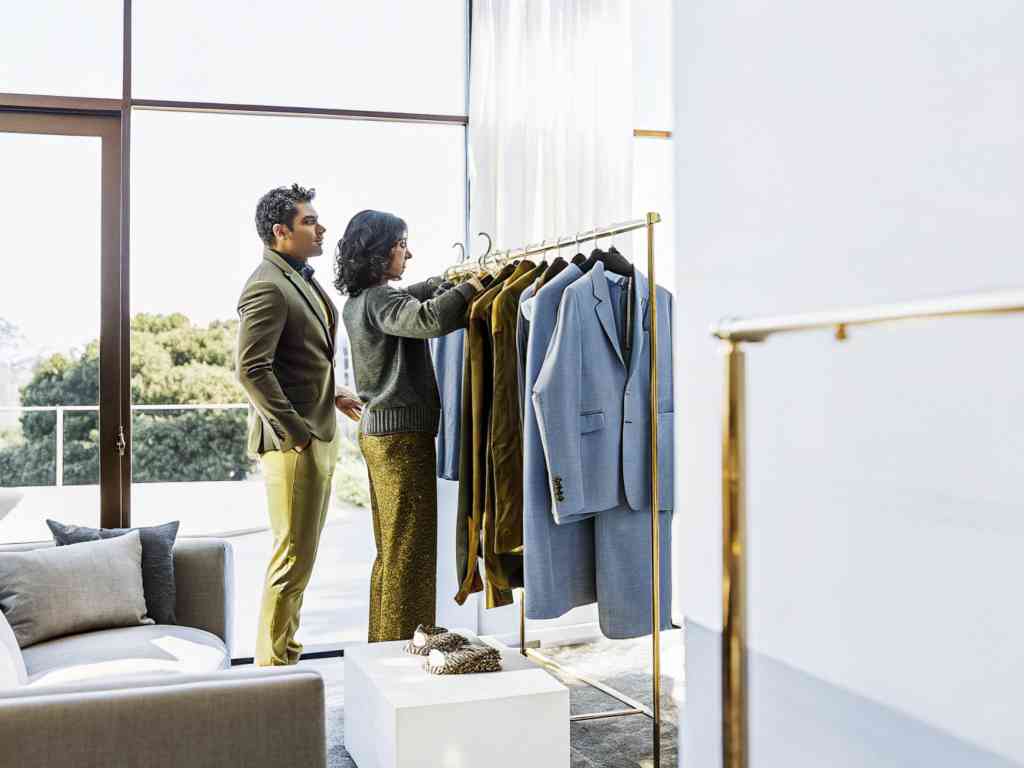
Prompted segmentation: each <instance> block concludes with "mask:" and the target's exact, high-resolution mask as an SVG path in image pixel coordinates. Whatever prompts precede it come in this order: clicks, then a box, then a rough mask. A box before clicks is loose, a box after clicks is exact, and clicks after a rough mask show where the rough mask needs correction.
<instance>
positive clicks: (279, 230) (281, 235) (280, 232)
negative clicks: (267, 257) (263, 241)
mask: <svg viewBox="0 0 1024 768" xmlns="http://www.w3.org/2000/svg"><path fill="white" fill-rule="evenodd" d="M270 231H271V232H273V233H274V237H276V238H277V239H278V240H284V239H286V238H287V236H288V234H289V232H290V230H289V229H288V227H286V226H285V225H284V224H275V225H274V226H273V228H272V229H271V230H270Z"/></svg>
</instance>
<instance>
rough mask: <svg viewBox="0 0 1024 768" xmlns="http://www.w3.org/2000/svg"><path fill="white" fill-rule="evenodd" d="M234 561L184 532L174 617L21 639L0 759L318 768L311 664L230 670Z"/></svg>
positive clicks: (219, 544)
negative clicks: (25, 643)
mask: <svg viewBox="0 0 1024 768" xmlns="http://www.w3.org/2000/svg"><path fill="white" fill-rule="evenodd" d="M43 546H53V545H52V544H24V545H10V546H0V556H2V554H3V552H4V551H24V550H26V549H34V548H37V547H43ZM231 569H232V564H231V547H230V545H229V544H228V543H227V542H226V541H222V540H218V539H181V540H179V541H178V542H177V543H176V544H175V546H174V570H175V582H176V587H177V602H176V612H177V618H178V624H177V625H174V626H170V625H151V626H137V627H127V628H121V629H110V630H102V631H96V632H87V633H83V634H80V635H72V636H69V637H61V638H57V639H55V640H49V641H46V642H41V643H37V644H36V645H32V646H29V647H27V648H25V649H23V650H22V651H21V655H22V658H23V659H24V662H25V671H26V672H27V675H28V681H27V683H26V684H24V685H19V686H16V687H8V688H0V765H5V766H6V765H11V766H15V765H17V766H29V765H31V766H39V768H56V767H57V766H68V767H70V766H74V767H75V768H92V767H93V766H95V767H96V768H99V767H100V766H104V767H105V766H115V765H116V766H124V767H125V768H129V767H131V766H152V767H159V766H181V765H187V766H195V767H198V766H234V765H237V766H252V767H255V768H259V767H260V766H268V767H269V766H275V767H277V766H297V767H298V766H312V767H314V768H321V767H323V766H326V762H327V756H326V734H325V724H324V685H323V679H322V678H321V677H320V675H319V673H317V672H315V671H312V670H300V669H295V668H281V669H268V668H254V667H240V668H236V669H231V655H230V651H229V648H230V647H231V623H232V622H231V606H232V599H231V591H232V584H231V582H232V577H231V573H232V570H231Z"/></svg>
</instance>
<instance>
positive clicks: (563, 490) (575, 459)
mask: <svg viewBox="0 0 1024 768" xmlns="http://www.w3.org/2000/svg"><path fill="white" fill-rule="evenodd" d="M582 339H583V336H582V321H581V319H580V311H579V303H578V301H577V300H576V298H575V296H574V295H573V294H572V293H571V292H567V293H566V294H565V297H564V298H563V300H562V303H561V305H560V306H559V308H558V320H557V323H556V325H555V330H554V335H553V336H552V339H551V344H550V346H549V347H548V352H547V355H546V356H545V358H544V364H543V365H542V366H541V370H540V374H539V375H538V377H537V381H536V383H535V384H534V385H533V395H532V396H533V406H534V409H535V411H536V416H537V425H538V427H539V432H540V439H541V445H542V446H543V448H544V456H545V458H546V459H547V465H548V483H549V487H550V489H551V502H552V512H553V513H554V515H555V519H556V520H563V519H569V518H571V517H573V516H574V515H578V514H579V513H580V512H582V511H583V507H584V497H583V460H582V456H581V454H580V415H579V414H580V400H581V391H580V387H581V379H582V373H583V349H582Z"/></svg>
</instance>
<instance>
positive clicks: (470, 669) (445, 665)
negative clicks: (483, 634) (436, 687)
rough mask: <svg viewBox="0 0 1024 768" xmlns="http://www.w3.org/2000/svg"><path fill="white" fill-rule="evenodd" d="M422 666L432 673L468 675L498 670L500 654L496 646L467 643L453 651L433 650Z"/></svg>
mask: <svg viewBox="0 0 1024 768" xmlns="http://www.w3.org/2000/svg"><path fill="white" fill-rule="evenodd" d="M423 668H424V669H425V670H426V671H427V672H429V673H430V674H432V675H470V674H477V673H479V672H500V671H501V654H500V653H499V652H498V650H497V649H496V648H490V647H488V646H484V645H468V646H465V647H463V648H458V649H456V650H454V651H441V650H433V651H431V652H430V653H429V654H428V655H427V660H426V661H425V662H424V663H423Z"/></svg>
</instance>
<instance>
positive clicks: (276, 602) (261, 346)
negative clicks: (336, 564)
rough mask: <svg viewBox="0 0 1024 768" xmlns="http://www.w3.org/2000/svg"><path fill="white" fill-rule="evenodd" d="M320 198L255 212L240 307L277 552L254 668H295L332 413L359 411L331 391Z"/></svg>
mask: <svg viewBox="0 0 1024 768" xmlns="http://www.w3.org/2000/svg"><path fill="white" fill-rule="evenodd" d="M314 195H315V190H312V189H304V188H303V187H300V186H299V185H297V184H293V185H292V186H291V187H290V188H289V187H278V188H277V189H272V190H270V192H268V193H267V194H265V195H264V196H263V197H262V198H261V199H260V201H259V204H258V205H257V206H256V231H257V232H258V233H259V236H260V239H261V240H263V243H264V246H265V247H264V249H263V260H262V261H261V262H260V264H259V266H258V267H256V271H255V272H253V273H252V275H250V277H249V279H248V280H247V281H246V284H245V288H243V289H242V295H241V297H240V298H239V300H238V315H239V319H240V323H239V327H238V365H237V370H238V380H239V381H240V382H241V384H242V386H243V387H244V388H245V391H246V394H248V396H249V400H250V401H251V407H250V409H249V452H250V454H252V455H258V456H259V457H260V462H261V464H262V467H263V475H264V477H265V479H266V485H267V506H268V508H269V512H270V527H271V530H272V531H273V534H274V550H273V554H272V555H271V558H270V564H269V565H268V566H267V575H266V581H265V583H264V587H263V601H262V604H261V606H260V621H259V628H258V630H257V639H256V658H255V661H256V664H258V665H261V666H271V665H274V666H277V665H284V664H295V663H296V662H297V661H298V660H299V656H300V655H301V653H302V646H301V645H300V644H299V643H298V642H296V641H295V633H296V632H297V631H298V628H299V611H300V609H301V608H302V595H303V592H304V590H305V589H306V585H307V584H308V583H309V577H310V575H311V574H312V572H313V563H314V561H315V560H316V552H317V546H318V544H319V542H320V532H321V530H322V529H323V525H324V519H325V516H326V513H327V507H328V504H329V502H330V494H331V478H332V476H333V475H334V467H335V465H336V464H337V460H338V440H339V436H338V434H337V429H336V426H337V425H336V421H335V415H334V409H335V408H337V409H338V410H339V411H341V412H342V413H344V414H345V415H346V416H348V417H349V418H350V419H352V420H354V421H355V420H358V419H359V416H360V413H361V410H362V404H361V403H360V402H359V400H358V399H357V398H356V396H355V395H354V394H353V393H351V392H349V391H348V390H345V389H344V388H342V387H337V388H336V387H335V383H334V343H335V334H336V332H337V327H338V310H337V308H336V307H335V306H334V303H333V302H332V301H331V299H330V298H329V297H328V295H327V293H326V292H325V291H324V290H323V288H321V287H320V284H319V283H317V281H316V280H315V279H314V278H313V268H312V267H311V266H309V264H308V263H307V262H308V261H309V259H311V258H313V257H315V256H319V255H320V254H321V253H323V238H324V233H325V232H326V231H327V230H326V228H325V227H323V226H322V225H321V224H320V222H319V219H318V218H317V213H316V210H315V209H314V208H313V205H312V201H313V197H314Z"/></svg>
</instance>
